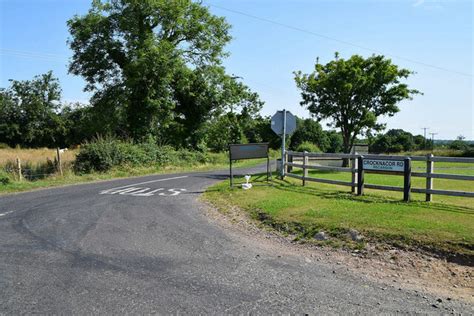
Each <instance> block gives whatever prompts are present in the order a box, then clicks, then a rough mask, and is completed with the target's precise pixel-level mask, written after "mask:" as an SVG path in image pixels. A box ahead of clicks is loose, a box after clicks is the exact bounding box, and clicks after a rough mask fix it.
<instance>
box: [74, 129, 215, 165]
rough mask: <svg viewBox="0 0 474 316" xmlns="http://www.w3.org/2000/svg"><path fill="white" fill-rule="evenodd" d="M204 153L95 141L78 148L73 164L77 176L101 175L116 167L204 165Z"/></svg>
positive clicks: (151, 144)
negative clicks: (84, 174)
mask: <svg viewBox="0 0 474 316" xmlns="http://www.w3.org/2000/svg"><path fill="white" fill-rule="evenodd" d="M208 160H209V158H208V156H207V155H206V154H205V153H202V152H198V151H190V150H187V149H180V150H174V149H173V148H172V147H170V146H157V145H156V144H155V143H154V142H152V141H149V142H145V143H140V144H134V143H132V142H127V141H122V140H118V139H115V138H110V137H108V138H97V139H95V140H93V141H91V142H89V143H86V144H84V145H83V146H81V150H80V151H79V154H78V155H77V157H76V161H75V163H74V171H75V172H77V173H89V172H92V171H98V172H105V171H108V170H110V169H112V168H113V167H118V166H150V165H154V166H164V165H177V166H179V165H184V164H186V165H193V164H198V163H200V164H201V163H206V162H208Z"/></svg>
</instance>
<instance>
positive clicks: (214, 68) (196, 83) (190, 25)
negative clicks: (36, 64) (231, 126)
mask: <svg viewBox="0 0 474 316" xmlns="http://www.w3.org/2000/svg"><path fill="white" fill-rule="evenodd" d="M68 26H69V31H70V33H71V39H70V40H69V44H70V47H71V49H72V50H73V57H72V62H71V63H70V65H69V71H70V72H71V73H73V74H75V75H80V76H82V77H84V79H85V80H86V82H87V85H86V90H87V91H91V92H93V93H94V95H93V98H92V104H93V106H94V110H95V112H96V113H97V114H98V115H99V116H100V117H103V118H105V120H104V123H103V125H104V129H106V130H107V131H108V132H110V133H112V134H115V135H117V134H118V135H122V136H128V137H131V138H133V139H135V140H142V139H144V138H146V137H147V136H148V135H150V134H152V135H154V136H156V137H157V138H158V139H159V140H160V141H161V142H163V143H168V144H171V145H173V146H175V147H185V148H188V147H191V148H197V147H199V146H202V143H203V142H204V139H205V133H204V129H205V125H206V124H205V123H206V122H207V121H209V120H210V119H211V118H212V117H214V116H219V115H220V114H222V112H225V111H229V110H230V111H231V112H232V111H233V110H235V109H236V108H242V109H244V108H245V109H248V108H257V109H259V108H260V107H261V102H260V101H259V100H258V96H257V95H256V94H255V93H252V92H250V90H249V89H248V88H247V87H246V86H245V85H244V84H242V83H240V82H238V81H237V78H236V77H234V76H229V75H227V74H226V73H225V70H224V68H223V67H222V65H221V63H222V59H223V58H224V57H226V56H227V54H226V53H225V52H224V46H225V45H226V44H227V43H228V42H229V41H230V39H231V36H230V35H229V29H230V25H229V24H228V23H227V22H226V21H225V19H224V18H222V17H217V16H215V15H212V14H211V13H210V11H209V9H208V8H207V7H206V6H204V5H202V4H201V3H199V2H195V1H191V0H181V1H164V0H158V1H156V0H143V1H134V0H115V1H107V0H105V1H100V0H97V1H93V3H92V7H91V9H90V10H89V12H88V13H87V14H86V15H84V16H75V17H73V18H72V19H70V20H69V21H68Z"/></svg>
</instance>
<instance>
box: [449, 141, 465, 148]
mask: <svg viewBox="0 0 474 316" xmlns="http://www.w3.org/2000/svg"><path fill="white" fill-rule="evenodd" d="M468 148H469V145H468V144H467V143H466V142H465V141H463V140H461V139H456V140H453V141H452V142H451V143H450V144H449V149H455V150H468Z"/></svg>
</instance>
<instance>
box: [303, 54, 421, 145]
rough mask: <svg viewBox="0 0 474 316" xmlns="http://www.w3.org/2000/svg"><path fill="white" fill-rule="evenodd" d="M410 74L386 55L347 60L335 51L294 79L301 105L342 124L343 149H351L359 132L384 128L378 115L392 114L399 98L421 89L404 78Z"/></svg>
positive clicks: (396, 108)
mask: <svg viewBox="0 0 474 316" xmlns="http://www.w3.org/2000/svg"><path fill="white" fill-rule="evenodd" d="M410 74H412V72H411V71H410V70H407V69H402V68H399V67H398V66H397V65H394V64H393V63H392V62H391V60H390V59H386V58H384V56H371V57H368V58H364V57H362V56H359V55H354V56H352V57H351V58H349V59H347V60H345V59H343V58H340V57H339V56H338V54H337V53H336V58H335V60H333V61H330V62H329V63H327V64H325V65H323V64H320V63H319V61H317V62H316V65H315V70H314V72H312V73H310V74H303V73H302V72H301V71H298V72H296V73H295V80H296V85H297V87H298V88H299V89H300V90H301V96H302V99H303V100H302V101H301V105H302V106H304V107H306V108H307V109H308V110H309V111H310V112H311V113H312V115H313V116H314V117H315V118H316V119H317V120H328V121H329V125H330V126H332V127H336V128H339V129H340V130H341V133H342V138H343V150H344V152H346V153H349V152H350V150H351V147H352V145H353V144H354V141H355V140H356V138H357V136H358V135H361V134H364V133H365V132H367V131H370V130H375V131H380V130H383V129H384V128H385V124H381V123H379V122H378V120H377V119H378V118H379V117H381V116H393V115H394V114H395V113H397V112H398V111H399V110H400V109H399V107H398V106H397V104H398V103H399V102H400V101H402V100H405V99H411V98H412V96H413V95H415V94H417V93H419V91H418V90H415V89H409V87H408V85H407V84H405V83H402V82H401V80H402V79H406V78H408V76H409V75H410Z"/></svg>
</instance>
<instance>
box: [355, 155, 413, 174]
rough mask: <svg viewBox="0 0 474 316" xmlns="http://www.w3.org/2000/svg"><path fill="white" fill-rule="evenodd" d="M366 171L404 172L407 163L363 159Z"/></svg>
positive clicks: (402, 161)
mask: <svg viewBox="0 0 474 316" xmlns="http://www.w3.org/2000/svg"><path fill="white" fill-rule="evenodd" d="M362 163H363V167H364V170H371V171H392V172H404V171H405V161H404V160H392V159H367V158H364V159H363V162H362Z"/></svg>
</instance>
